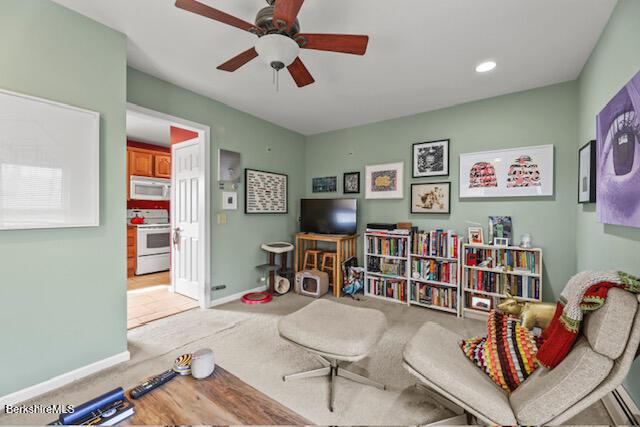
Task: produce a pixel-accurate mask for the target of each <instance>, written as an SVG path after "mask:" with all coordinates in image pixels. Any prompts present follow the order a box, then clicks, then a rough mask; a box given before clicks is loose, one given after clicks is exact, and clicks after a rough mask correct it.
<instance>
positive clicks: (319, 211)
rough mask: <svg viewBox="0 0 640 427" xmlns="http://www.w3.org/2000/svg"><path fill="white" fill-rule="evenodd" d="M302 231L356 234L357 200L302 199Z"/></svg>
mask: <svg viewBox="0 0 640 427" xmlns="http://www.w3.org/2000/svg"><path fill="white" fill-rule="evenodd" d="M300 205H301V206H300V217H301V219H300V231H302V232H303V233H318V234H356V232H357V230H358V219H357V218H358V200H357V199H302V200H301V202H300Z"/></svg>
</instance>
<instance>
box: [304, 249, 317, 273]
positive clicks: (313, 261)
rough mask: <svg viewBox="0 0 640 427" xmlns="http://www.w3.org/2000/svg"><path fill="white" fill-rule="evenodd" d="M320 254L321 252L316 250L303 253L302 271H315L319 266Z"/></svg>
mask: <svg viewBox="0 0 640 427" xmlns="http://www.w3.org/2000/svg"><path fill="white" fill-rule="evenodd" d="M320 254H322V251H320V250H318V249H307V250H305V251H304V263H303V264H302V269H303V270H317V269H318V266H319V265H320V259H319V258H320Z"/></svg>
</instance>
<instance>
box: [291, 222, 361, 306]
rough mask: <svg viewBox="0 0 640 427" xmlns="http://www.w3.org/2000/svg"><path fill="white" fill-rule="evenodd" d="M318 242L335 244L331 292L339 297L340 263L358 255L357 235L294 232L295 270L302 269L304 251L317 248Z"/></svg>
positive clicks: (340, 290)
mask: <svg viewBox="0 0 640 427" xmlns="http://www.w3.org/2000/svg"><path fill="white" fill-rule="evenodd" d="M318 242H327V243H332V244H335V245H336V256H337V262H336V263H337V265H336V268H335V269H334V270H333V280H332V281H331V282H332V283H333V294H334V295H335V296H336V297H338V298H340V297H341V296H342V263H343V262H344V261H346V260H347V259H349V258H351V257H354V256H358V246H357V245H358V235H357V234H352V235H342V234H313V233H298V234H296V249H295V269H296V272H298V271H301V270H302V269H303V267H304V266H303V265H302V263H303V261H304V251H305V250H307V249H317V247H318Z"/></svg>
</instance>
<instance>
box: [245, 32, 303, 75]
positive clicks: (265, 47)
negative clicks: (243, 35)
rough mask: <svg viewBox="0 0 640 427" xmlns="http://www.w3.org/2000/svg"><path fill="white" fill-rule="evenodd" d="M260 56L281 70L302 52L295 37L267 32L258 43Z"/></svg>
mask: <svg viewBox="0 0 640 427" xmlns="http://www.w3.org/2000/svg"><path fill="white" fill-rule="evenodd" d="M256 52H258V56H260V58H261V59H262V60H263V61H264V63H265V64H267V65H268V66H269V67H271V68H273V69H274V70H276V71H280V70H281V69H283V68H284V67H288V66H289V65H291V64H292V63H293V61H295V59H296V58H297V57H298V54H299V53H300V46H298V43H296V42H295V41H294V40H293V39H291V38H289V37H287V36H284V35H281V34H267V35H266V36H262V37H260V38H259V39H258V43H256Z"/></svg>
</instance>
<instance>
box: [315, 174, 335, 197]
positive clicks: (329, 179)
mask: <svg viewBox="0 0 640 427" xmlns="http://www.w3.org/2000/svg"><path fill="white" fill-rule="evenodd" d="M312 191H313V192H314V193H335V192H337V191H338V177H337V176H325V177H322V178H313V180H312Z"/></svg>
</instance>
